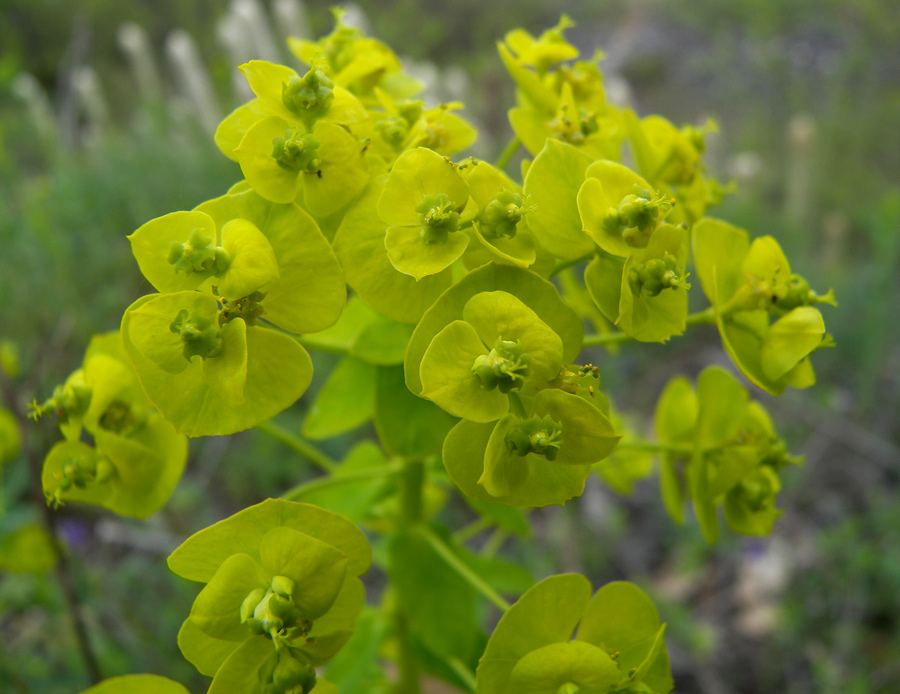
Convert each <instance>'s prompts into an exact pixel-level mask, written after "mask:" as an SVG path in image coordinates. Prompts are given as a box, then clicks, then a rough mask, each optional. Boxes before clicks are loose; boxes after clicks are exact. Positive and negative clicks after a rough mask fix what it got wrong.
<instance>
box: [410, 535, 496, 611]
mask: <svg viewBox="0 0 900 694" xmlns="http://www.w3.org/2000/svg"><path fill="white" fill-rule="evenodd" d="M419 532H421V533H422V537H424V538H425V539H426V540H427V541H428V544H430V545H431V546H432V548H434V551H435V552H437V553H438V555H439V556H440V557H441V559H443V560H444V561H445V562H446V564H447V566H449V567H450V568H451V569H453V570H454V571H455V572H456V573H457V574H459V576H460V578H462V579H464V580H465V581H466V583H468V584H469V585H470V586H472V587H473V588H474V589H475V590H477V591H478V592H479V593H481V594H482V595H483V596H484V597H486V598H487V599H488V600H490V601H491V602H492V603H494V604H495V605H496V606H497V607H499V608H500V609H501V610H502V611H503V612H506V611H507V610H508V609H509V608H510V604H509V603H508V602H506V600H504V599H503V596H501V595H500V594H499V593H498V592H497V591H496V590H494V589H493V588H491V587H490V586H489V585H488V584H487V583H485V581H484V580H483V579H482V578H481V576H479V575H478V574H476V573H475V572H474V571H472V569H470V568H469V567H468V566H466V564H464V563H463V561H462V560H461V559H460V558H459V557H458V556H456V555H455V554H454V553H453V551H452V550H451V549H450V548H449V547H447V545H445V544H444V542H443V541H442V540H441V538H439V537H438V536H437V535H435V534H434V532H432V531H431V530H430V529H429V528H428V527H426V526H424V525H423V526H422V527H421V528H419Z"/></svg>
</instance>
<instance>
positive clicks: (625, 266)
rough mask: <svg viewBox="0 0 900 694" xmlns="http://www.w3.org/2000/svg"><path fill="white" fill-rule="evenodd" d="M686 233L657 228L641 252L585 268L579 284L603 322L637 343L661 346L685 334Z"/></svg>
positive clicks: (596, 260)
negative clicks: (595, 307) (611, 325)
mask: <svg viewBox="0 0 900 694" xmlns="http://www.w3.org/2000/svg"><path fill="white" fill-rule="evenodd" d="M686 238H687V232H686V231H685V230H684V229H683V228H681V227H676V226H673V225H671V224H663V225H661V226H660V227H659V228H658V229H657V230H656V231H655V232H654V233H653V236H652V237H651V238H650V241H649V243H648V244H647V247H646V248H641V249H638V250H637V251H635V252H633V253H632V254H631V255H629V256H628V257H627V258H626V259H625V260H624V262H623V261H622V260H621V259H620V258H617V257H615V256H609V255H600V256H598V257H596V258H594V260H592V261H591V263H590V264H589V265H588V267H587V268H586V269H585V272H584V281H585V285H586V286H587V289H588V291H589V292H590V295H591V297H592V298H593V300H594V303H595V304H596V305H597V306H598V308H600V310H601V312H602V313H603V315H604V316H606V318H607V319H609V320H611V321H613V322H614V323H615V324H616V325H617V326H618V327H619V328H621V329H622V332H624V333H625V334H627V335H630V336H631V337H633V338H635V339H636V340H640V341H641V342H665V341H666V340H668V339H669V338H670V337H672V336H673V335H680V334H681V333H683V332H684V328H685V320H686V318H687V309H688V297H687V292H688V290H689V289H690V287H691V285H690V284H688V283H687V282H686V279H687V275H688V273H687V272H686V271H685V257H686V255H687V248H686V246H687V244H686Z"/></svg>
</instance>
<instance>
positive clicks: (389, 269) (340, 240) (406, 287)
mask: <svg viewBox="0 0 900 694" xmlns="http://www.w3.org/2000/svg"><path fill="white" fill-rule="evenodd" d="M382 189H383V183H378V182H374V181H373V182H372V183H370V184H369V185H368V186H367V187H366V189H365V191H364V192H363V194H362V196H361V197H360V198H359V199H358V200H357V201H356V202H355V203H353V204H352V205H351V206H350V207H349V209H348V210H347V212H346V214H345V215H344V219H343V221H342V222H341V225H340V227H339V228H338V230H337V234H336V235H335V237H334V251H335V253H336V254H337V256H338V258H340V261H341V265H342V266H343V267H344V272H345V273H346V276H347V283H348V284H349V285H350V286H351V287H353V289H354V290H355V291H356V293H357V294H359V297H360V298H361V299H362V300H363V301H364V302H366V303H367V304H368V305H369V306H371V307H372V308H374V309H375V310H376V311H378V312H380V313H383V314H384V315H385V316H388V317H389V318H393V319H394V320H397V321H400V322H402V323H416V322H417V321H418V320H419V319H420V318H421V317H422V314H423V313H425V310H426V309H427V308H428V307H429V306H431V305H432V304H433V303H434V301H435V299H437V298H438V296H439V295H440V294H441V292H443V291H444V290H445V289H447V288H448V287H449V286H450V284H451V274H450V270H449V269H447V270H445V271H443V272H441V273H438V274H437V275H431V276H428V277H423V278H422V279H421V280H420V281H418V282H417V281H416V279H415V278H414V277H412V276H411V275H404V274H403V273H402V272H398V271H397V270H396V269H395V268H394V266H393V265H391V261H390V260H389V259H388V255H387V249H386V248H385V246H384V234H385V230H386V229H387V226H388V225H387V224H385V223H384V222H382V221H381V220H380V219H379V217H378V214H377V212H376V205H377V203H378V199H379V197H380V196H381V191H382ZM423 351H424V350H423Z"/></svg>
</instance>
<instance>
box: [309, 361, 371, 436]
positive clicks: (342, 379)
mask: <svg viewBox="0 0 900 694" xmlns="http://www.w3.org/2000/svg"><path fill="white" fill-rule="evenodd" d="M375 376H376V370H375V367H374V366H373V365H372V364H367V363H366V362H364V361H359V360H358V359H354V358H353V357H344V358H342V359H341V360H340V361H339V362H338V364H337V366H335V367H334V370H332V372H331V373H330V374H329V376H328V380H327V381H326V382H325V385H323V386H322V389H321V390H320V391H319V392H318V394H317V395H316V399H315V400H314V401H313V403H312V405H310V407H309V411H308V412H307V414H306V418H305V419H304V420H303V429H302V433H303V435H304V436H305V437H307V438H310V439H314V440H316V439H327V438H330V437H332V436H337V435H338V434H343V433H345V432H347V431H352V430H353V429H355V428H356V427H358V426H360V425H361V424H363V423H364V422H367V421H368V420H369V419H371V418H372V414H373V413H374V411H375Z"/></svg>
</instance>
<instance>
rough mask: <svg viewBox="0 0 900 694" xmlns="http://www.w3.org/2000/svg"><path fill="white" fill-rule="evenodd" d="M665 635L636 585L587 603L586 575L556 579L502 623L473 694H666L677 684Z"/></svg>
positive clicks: (616, 587) (609, 590) (609, 588)
mask: <svg viewBox="0 0 900 694" xmlns="http://www.w3.org/2000/svg"><path fill="white" fill-rule="evenodd" d="M576 627H577V637H576V639H575V640H571V638H572V633H573V632H574V631H575V629H576ZM664 631H665V625H663V624H662V623H661V622H660V619H659V615H658V614H657V612H656V608H655V607H654V606H653V603H652V602H651V601H650V600H649V598H647V596H646V595H645V594H644V593H643V592H642V591H641V590H640V589H639V588H637V587H636V586H634V585H633V584H631V583H625V582H616V583H610V584H607V585H606V586H604V587H603V588H601V589H600V590H598V591H597V593H596V594H595V595H594V598H593V599H590V584H589V583H588V582H587V580H586V579H585V578H583V577H582V576H578V575H574V574H563V575H559V576H551V577H550V578H547V579H545V580H543V581H541V582H540V583H538V584H537V585H535V586H534V587H533V588H531V589H530V590H529V591H528V592H526V593H525V594H524V595H523V596H522V597H521V598H519V600H518V601H517V602H516V603H515V604H514V605H513V606H512V607H511V608H510V609H509V610H508V611H507V612H506V614H504V615H503V617H501V618H500V622H499V623H498V624H497V627H496V628H495V629H494V633H493V634H492V635H491V638H490V640H489V641H488V645H487V647H486V648H485V651H484V656H483V657H482V659H481V662H480V663H479V665H478V671H477V673H476V688H475V691H476V692H477V693H478V694H513V693H514V692H515V693H518V692H529V694H558V693H561V692H591V693H592V694H608V693H611V692H616V691H620V690H625V689H626V688H628V690H629V691H641V692H654V693H656V694H666V693H667V692H669V691H671V690H672V686H673V683H672V677H671V674H670V673H669V661H668V657H667V655H666V651H665V644H664V642H663V639H662V635H663V633H664ZM632 687H633V689H632Z"/></svg>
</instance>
